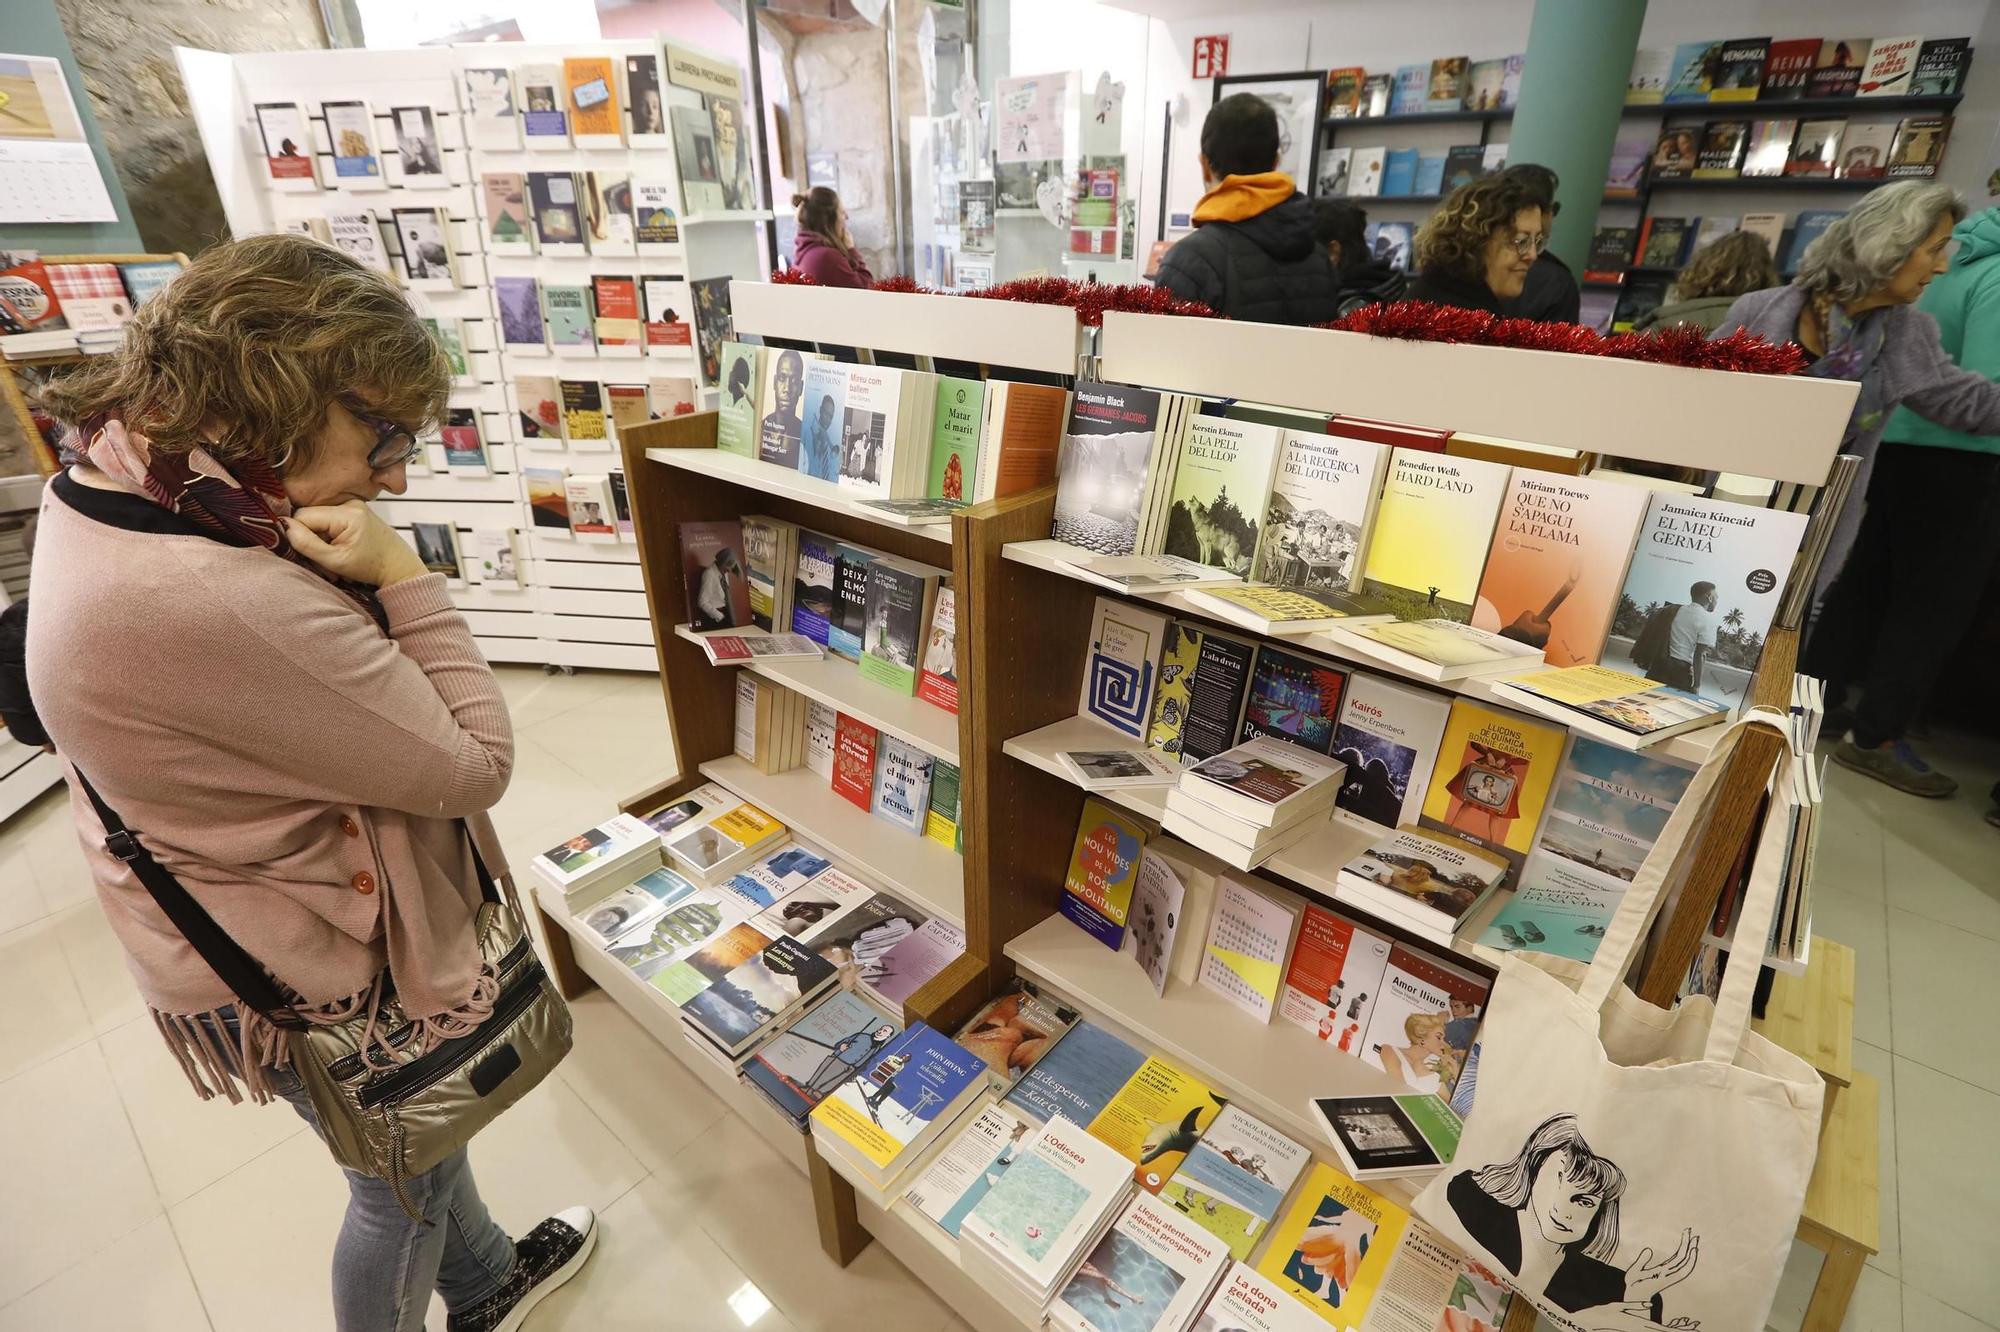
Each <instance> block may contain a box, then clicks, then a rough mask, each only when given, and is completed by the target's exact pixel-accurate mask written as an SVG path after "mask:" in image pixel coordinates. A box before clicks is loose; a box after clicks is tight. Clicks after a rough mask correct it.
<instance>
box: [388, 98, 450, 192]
mask: <svg viewBox="0 0 2000 1332" xmlns="http://www.w3.org/2000/svg"><path fill="white" fill-rule="evenodd" d="M389 117H390V120H391V121H392V122H393V123H394V124H395V126H396V157H397V160H399V161H400V162H401V163H402V164H403V183H404V184H405V185H429V184H438V185H442V184H443V183H444V154H443V153H442V152H440V151H439V149H438V134H437V118H436V116H435V115H433V114H432V112H431V109H430V108H429V107H427V106H398V107H391V108H390V110H389Z"/></svg>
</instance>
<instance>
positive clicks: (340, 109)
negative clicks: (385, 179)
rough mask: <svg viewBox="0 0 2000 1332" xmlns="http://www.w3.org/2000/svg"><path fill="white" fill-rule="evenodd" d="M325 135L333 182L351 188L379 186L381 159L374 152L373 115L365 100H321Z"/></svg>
mask: <svg viewBox="0 0 2000 1332" xmlns="http://www.w3.org/2000/svg"><path fill="white" fill-rule="evenodd" d="M320 114H321V115H322V116H324V117H325V118H326V137H327V139H328V141H329V142H331V143H332V145H333V175H334V183H335V184H336V185H344V186H346V187H348V188H350V189H352V188H375V189H379V188H381V186H382V162H381V159H380V158H378V157H376V155H375V117H374V116H372V115H370V114H369V112H368V104H367V103H366V102H322V103H320Z"/></svg>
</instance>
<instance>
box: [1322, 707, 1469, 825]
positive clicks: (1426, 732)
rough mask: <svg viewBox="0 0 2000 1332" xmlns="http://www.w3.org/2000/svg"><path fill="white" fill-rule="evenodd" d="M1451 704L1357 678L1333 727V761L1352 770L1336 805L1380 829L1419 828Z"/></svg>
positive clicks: (1344, 782) (1342, 787)
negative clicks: (1420, 814)
mask: <svg viewBox="0 0 2000 1332" xmlns="http://www.w3.org/2000/svg"><path fill="white" fill-rule="evenodd" d="M1450 711H1451V703H1450V700H1449V699H1447V698H1445V697H1444V696H1443V695H1441V694H1434V693H1432V692H1430V691H1429V690H1424V689H1412V688H1410V687H1409V686H1407V685H1401V684H1396V683H1392V682H1391V681H1389V680H1386V679H1384V678H1382V677H1381V676H1378V675H1358V674H1357V675H1355V676H1353V677H1351V679H1350V680H1349V682H1348V687H1347V701H1346V702H1345V703H1344V704H1342V706H1341V710H1340V720H1339V722H1338V723H1337V724H1336V725H1335V726H1334V728H1333V748H1332V751H1331V753H1332V756H1333V757H1334V758H1336V759H1338V760H1339V761H1340V762H1342V763H1345V764H1346V765H1347V775H1346V776H1345V777H1344V778H1342V779H1341V785H1340V794H1339V795H1338V796H1337V797H1335V800H1334V806H1335V808H1336V809H1337V810H1338V811H1339V812H1340V813H1341V814H1343V815H1345V816H1346V817H1347V818H1348V819H1349V820H1350V821H1359V822H1362V823H1366V824H1371V825H1373V826H1375V827H1377V828H1383V829H1388V828H1395V827H1398V826H1400V825H1401V824H1404V823H1414V822H1415V821H1416V819H1417V817H1418V815H1419V813H1420V811H1421V810H1422V808H1423V803H1424V794H1425V792H1426V791H1427V790H1428V789H1429V784H1430V773H1431V767H1432V765H1433V764H1434V762H1435V761H1436V758H1437V750H1438V743H1439V741H1440V740H1441V738H1442V737H1443V735H1444V727H1445V719H1446V717H1447V715H1448V714H1449V713H1450Z"/></svg>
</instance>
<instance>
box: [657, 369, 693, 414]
mask: <svg viewBox="0 0 2000 1332" xmlns="http://www.w3.org/2000/svg"><path fill="white" fill-rule="evenodd" d="M646 396H647V397H648V398H649V399H651V405H652V412H653V419H654V420H655V421H662V420H667V419H670V418H672V417H676V416H693V415H694V406H695V402H694V399H695V387H694V380H693V379H692V378H690V377H689V376H687V375H648V376H647V377H646Z"/></svg>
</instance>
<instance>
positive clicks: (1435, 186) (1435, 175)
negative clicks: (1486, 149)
mask: <svg viewBox="0 0 2000 1332" xmlns="http://www.w3.org/2000/svg"><path fill="white" fill-rule="evenodd" d="M1446 156H1447V154H1444V153H1419V154H1418V155H1417V170H1416V175H1415V178H1414V179H1413V180H1412V181H1411V182H1410V193H1412V194H1442V193H1444V164H1445V158H1446ZM1403 266H1404V265H1401V264H1398V265H1396V267H1398V268H1401V267H1403Z"/></svg>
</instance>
